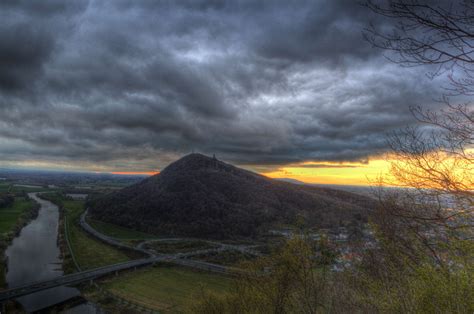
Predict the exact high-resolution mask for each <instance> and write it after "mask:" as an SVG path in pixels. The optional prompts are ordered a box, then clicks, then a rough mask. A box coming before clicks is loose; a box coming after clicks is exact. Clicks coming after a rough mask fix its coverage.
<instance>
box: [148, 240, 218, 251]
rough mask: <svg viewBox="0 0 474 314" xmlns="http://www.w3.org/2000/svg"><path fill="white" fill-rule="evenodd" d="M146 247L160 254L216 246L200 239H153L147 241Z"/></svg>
mask: <svg viewBox="0 0 474 314" xmlns="http://www.w3.org/2000/svg"><path fill="white" fill-rule="evenodd" d="M147 247H148V248H150V249H153V250H155V251H156V252H158V253H161V254H174V253H184V252H190V251H196V250H205V249H212V248H216V247H217V245H216V244H213V243H209V242H206V241H202V240H186V241H154V242H149V243H147Z"/></svg>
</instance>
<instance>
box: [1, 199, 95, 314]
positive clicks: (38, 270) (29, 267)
mask: <svg viewBox="0 0 474 314" xmlns="http://www.w3.org/2000/svg"><path fill="white" fill-rule="evenodd" d="M28 195H29V196H30V197H31V198H32V199H34V200H35V201H36V202H38V203H39V204H40V205H41V208H40V210H39V213H38V217H37V218H36V219H34V220H33V221H31V222H30V223H29V224H28V225H27V226H25V227H24V228H23V229H22V230H21V232H20V234H19V235H18V236H17V237H16V238H15V239H13V241H12V243H11V245H10V246H9V247H8V248H7V250H6V251H5V255H6V256H7V258H8V264H7V265H8V270H7V274H6V280H7V283H8V286H9V287H10V288H14V287H17V286H21V285H24V284H28V283H31V282H34V281H39V280H46V279H52V278H56V277H59V276H62V275H63V269H62V263H63V260H62V259H61V254H60V253H61V252H60V248H59V246H58V226H59V208H58V207H57V206H56V205H54V204H53V203H51V202H49V201H46V200H42V199H40V198H39V197H38V196H37V195H36V193H29V194H28ZM80 295H81V293H80V291H79V290H78V289H77V288H74V287H56V288H52V289H48V290H44V291H40V292H36V293H34V294H31V295H27V296H23V297H20V298H17V301H18V302H19V303H20V304H21V305H22V306H23V308H24V309H25V310H26V311H27V312H33V311H37V310H40V309H43V308H45V307H48V306H52V305H55V304H58V303H61V302H64V301H66V300H68V299H70V298H72V297H76V296H80ZM72 312H74V313H96V312H98V310H97V309H96V308H95V306H93V305H91V304H83V305H79V306H78V307H76V308H74V309H71V313H72Z"/></svg>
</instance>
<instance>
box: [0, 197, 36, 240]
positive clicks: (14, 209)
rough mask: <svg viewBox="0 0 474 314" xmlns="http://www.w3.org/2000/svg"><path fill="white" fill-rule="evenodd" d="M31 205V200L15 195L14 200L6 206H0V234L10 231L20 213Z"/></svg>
mask: <svg viewBox="0 0 474 314" xmlns="http://www.w3.org/2000/svg"><path fill="white" fill-rule="evenodd" d="M32 206H33V201H31V200H28V199H26V198H24V197H16V198H15V202H14V203H13V204H12V205H11V206H9V207H6V208H0V234H2V235H3V234H5V233H8V232H10V231H12V229H13V227H14V226H15V225H16V224H17V222H18V219H19V218H20V216H21V214H23V213H24V212H25V211H26V210H27V209H30V208H31V207H32Z"/></svg>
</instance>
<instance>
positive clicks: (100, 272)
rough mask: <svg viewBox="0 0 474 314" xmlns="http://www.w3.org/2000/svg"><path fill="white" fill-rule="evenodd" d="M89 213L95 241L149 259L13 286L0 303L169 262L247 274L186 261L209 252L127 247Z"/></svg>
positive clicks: (3, 293) (2, 294)
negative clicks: (95, 224)
mask: <svg viewBox="0 0 474 314" xmlns="http://www.w3.org/2000/svg"><path fill="white" fill-rule="evenodd" d="M86 214H87V211H86V212H85V213H84V214H83V215H82V216H81V219H80V225H81V226H82V227H83V228H84V229H85V231H87V232H89V233H90V234H92V235H93V236H95V237H96V238H98V239H100V240H102V241H104V242H106V243H109V244H110V245H114V246H117V247H121V248H123V249H131V250H135V251H138V252H140V253H143V254H147V255H148V256H149V257H147V258H143V259H138V260H133V261H129V262H124V263H118V264H113V265H108V266H104V267H99V268H95V269H91V270H86V271H80V272H76V273H73V274H69V275H64V276H61V277H56V278H54V279H48V280H43V281H37V282H32V283H29V284H26V285H22V286H18V287H13V288H10V289H7V290H3V291H0V303H3V302H5V301H8V300H11V299H15V298H18V297H21V296H25V295H29V294H32V293H35V292H38V291H43V290H47V289H51V288H55V287H59V286H69V285H75V284H78V283H81V282H87V281H91V280H94V279H96V278H99V277H103V276H106V275H109V274H113V273H118V272H119V271H123V270H127V269H136V268H138V267H143V266H149V265H153V264H156V263H159V262H168V263H173V264H177V265H182V266H186V267H192V268H196V269H200V270H204V271H210V272H217V273H223V274H239V273H243V272H244V271H243V270H241V269H238V268H233V267H227V266H222V265H217V264H211V263H206V262H202V261H197V260H190V259H187V258H188V257H191V256H193V255H196V254H200V253H203V252H207V251H209V250H201V251H194V252H189V253H178V254H169V255H155V254H153V253H152V252H149V251H146V250H144V249H143V248H136V247H131V246H128V245H125V244H122V243H120V242H118V241H116V240H115V239H113V238H110V237H107V236H105V235H103V234H101V233H99V232H98V231H96V230H95V229H93V228H92V227H91V226H90V225H89V224H88V223H87V222H86V219H85V216H86Z"/></svg>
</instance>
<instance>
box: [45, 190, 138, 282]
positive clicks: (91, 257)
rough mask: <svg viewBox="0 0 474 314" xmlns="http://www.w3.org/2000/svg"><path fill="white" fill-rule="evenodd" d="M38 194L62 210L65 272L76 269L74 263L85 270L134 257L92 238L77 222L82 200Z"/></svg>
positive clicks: (62, 246) (60, 229) (82, 204)
mask: <svg viewBox="0 0 474 314" xmlns="http://www.w3.org/2000/svg"><path fill="white" fill-rule="evenodd" d="M41 197H42V198H43V199H46V200H48V201H50V202H52V203H54V204H56V206H58V207H59V209H60V212H61V216H62V218H61V220H60V222H62V225H60V228H59V234H60V236H59V239H61V240H60V246H61V252H62V255H63V257H64V258H65V260H64V261H65V263H64V271H65V273H72V272H75V271H76V270H77V267H76V265H77V266H78V267H79V268H80V269H81V270H87V269H92V268H97V267H101V266H107V265H111V264H117V263H121V262H126V261H129V260H131V259H134V258H135V257H136V256H132V255H133V254H130V253H128V252H124V251H121V250H118V249H116V248H114V247H112V246H110V245H107V244H105V243H103V242H102V241H99V240H97V239H95V238H93V237H92V236H90V235H89V234H87V233H86V232H85V231H84V230H82V229H81V227H80V226H79V223H78V222H79V219H80V216H81V214H82V212H83V211H84V203H85V202H84V200H77V199H76V200H75V199H72V198H70V197H67V196H64V195H62V194H57V193H45V194H43V195H41ZM68 242H69V243H68Z"/></svg>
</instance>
